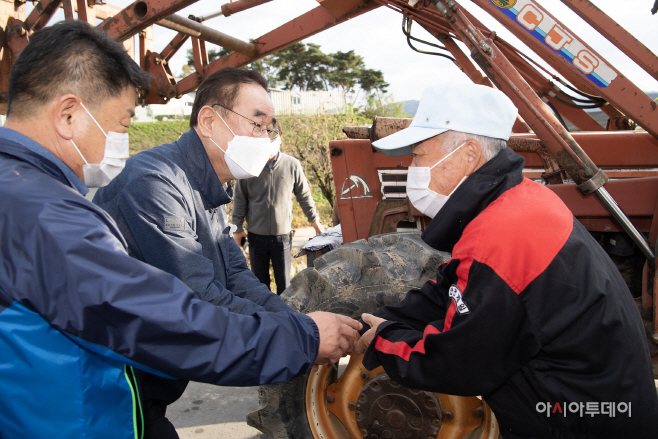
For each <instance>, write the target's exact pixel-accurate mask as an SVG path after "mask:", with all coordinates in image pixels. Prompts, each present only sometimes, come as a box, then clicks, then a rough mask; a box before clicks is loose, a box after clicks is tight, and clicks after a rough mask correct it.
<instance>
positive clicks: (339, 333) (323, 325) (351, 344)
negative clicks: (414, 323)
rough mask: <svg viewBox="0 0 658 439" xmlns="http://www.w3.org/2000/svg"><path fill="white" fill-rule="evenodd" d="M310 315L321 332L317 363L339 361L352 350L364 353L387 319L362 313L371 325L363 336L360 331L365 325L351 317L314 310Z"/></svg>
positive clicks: (364, 319)
mask: <svg viewBox="0 0 658 439" xmlns="http://www.w3.org/2000/svg"><path fill="white" fill-rule="evenodd" d="M308 316H309V317H310V318H312V319H313V321H314V322H315V324H316V325H317V327H318V331H319V332H320V348H319V349H318V356H317V357H316V359H315V364H316V365H318V364H329V363H337V362H338V360H339V359H340V358H341V357H344V356H345V355H347V354H349V353H351V352H354V353H356V354H363V353H364V352H365V351H366V349H367V348H368V346H369V345H370V343H371V342H372V340H373V338H374V337H375V333H376V332H377V328H378V327H379V325H380V323H382V322H385V321H386V320H384V319H380V318H379V317H375V316H373V315H371V314H362V315H361V318H362V319H363V321H364V322H365V323H367V324H368V325H370V329H369V330H368V331H366V333H365V334H363V335H362V336H361V335H359V332H358V331H359V330H361V329H362V328H363V325H362V324H361V323H360V322H358V321H356V320H354V319H352V318H350V317H347V316H342V315H340V314H333V313H330V312H322V311H318V312H312V313H310V314H308Z"/></svg>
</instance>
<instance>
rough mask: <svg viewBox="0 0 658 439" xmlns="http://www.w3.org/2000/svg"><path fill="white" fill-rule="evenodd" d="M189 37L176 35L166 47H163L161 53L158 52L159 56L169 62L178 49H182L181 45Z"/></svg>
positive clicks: (180, 34)
mask: <svg viewBox="0 0 658 439" xmlns="http://www.w3.org/2000/svg"><path fill="white" fill-rule="evenodd" d="M189 37H190V36H189V35H185V34H183V33H180V32H179V33H178V34H177V35H176V36H175V37H174V38H173V39H172V40H171V42H170V43H169V44H167V47H165V48H164V49H163V50H162V52H160V56H161V58H162V59H163V60H165V61H169V60H170V59H171V57H172V56H174V55H175V54H176V52H178V49H180V48H181V47H183V44H185V42H186V41H187V39H188V38H189Z"/></svg>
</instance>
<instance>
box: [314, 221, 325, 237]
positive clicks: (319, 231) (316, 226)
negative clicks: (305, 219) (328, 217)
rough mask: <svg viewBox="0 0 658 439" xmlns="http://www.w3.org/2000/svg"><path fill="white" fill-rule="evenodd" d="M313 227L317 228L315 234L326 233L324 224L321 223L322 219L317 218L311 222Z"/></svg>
mask: <svg viewBox="0 0 658 439" xmlns="http://www.w3.org/2000/svg"><path fill="white" fill-rule="evenodd" d="M311 225H312V226H313V228H314V229H315V234H316V235H319V234H321V233H324V227H322V224H320V220H318V219H316V220H315V221H313V222H312V223H311Z"/></svg>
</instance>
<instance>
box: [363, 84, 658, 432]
mask: <svg viewBox="0 0 658 439" xmlns="http://www.w3.org/2000/svg"><path fill="white" fill-rule="evenodd" d="M516 115H517V110H516V108H515V107H514V105H513V104H512V102H511V101H510V100H509V99H508V98H507V97H506V96H505V95H504V94H503V93H502V92H500V91H498V90H495V89H492V88H488V87H484V86H480V85H473V84H469V85H454V84H453V85H449V86H437V87H433V88H430V89H428V90H426V91H425V92H424V94H423V96H422V99H421V101H420V105H419V108H418V112H417V114H416V117H415V118H414V120H413V122H412V124H411V126H410V127H408V128H406V129H404V130H402V131H399V132H397V133H395V134H393V135H391V136H388V137H386V138H383V139H381V140H379V141H377V142H375V143H374V146H375V147H376V148H377V150H379V151H380V152H381V153H383V154H386V155H389V156H394V157H398V156H403V155H408V154H413V160H412V162H411V166H410V167H409V174H408V177H407V195H408V197H409V200H410V201H411V203H412V204H413V205H414V206H415V207H416V208H417V209H418V210H419V211H421V212H423V213H424V214H425V215H427V216H429V217H431V218H433V219H432V221H431V222H430V224H429V226H428V227H427V229H426V230H425V232H424V233H423V235H422V238H423V240H424V241H425V242H427V243H428V244H429V245H431V246H432V247H434V248H436V249H437V250H442V251H447V252H451V253H452V258H451V259H450V260H449V261H447V262H446V263H444V264H442V265H441V266H439V267H438V269H437V276H436V281H428V282H427V283H426V284H425V285H423V287H422V288H420V289H419V290H411V291H409V293H408V294H407V296H406V298H405V300H403V301H402V302H400V304H399V305H397V306H392V307H384V308H381V309H379V310H378V311H376V312H375V313H374V315H369V314H364V315H363V320H364V322H365V323H367V324H369V325H370V329H369V330H368V331H367V332H366V333H365V334H364V335H363V337H362V338H361V340H359V342H358V343H357V346H356V349H355V351H356V352H364V351H365V356H364V359H363V363H364V365H365V366H366V367H367V368H368V369H370V370H372V369H373V368H375V367H377V366H380V365H381V366H383V367H384V370H385V371H386V372H387V373H388V374H389V375H390V377H391V378H392V379H393V380H395V381H397V382H399V383H401V384H403V385H405V386H407V387H410V388H414V389H421V390H429V391H434V392H440V393H448V394H454V395H463V396H472V395H482V396H483V399H484V400H485V401H486V402H487V403H488V404H489V406H490V407H491V408H492V410H493V411H494V413H495V415H496V417H497V419H498V422H499V425H500V429H501V434H502V436H503V437H504V438H505V439H513V438H529V437H555V438H558V437H559V438H576V437H578V438H585V437H587V438H604V437H606V438H607V437H611V438H612V437H638V438H639V437H642V438H649V437H651V438H655V437H658V397H657V395H656V389H655V387H654V381H653V376H652V368H651V362H650V357H649V352H648V348H647V344H646V340H645V334H644V327H643V324H642V321H641V318H640V315H639V312H638V310H637V307H636V305H635V303H634V300H633V298H632V296H631V293H630V291H629V290H628V288H627V286H626V284H625V283H624V281H623V279H622V277H621V275H620V274H619V272H618V271H617V269H616V267H615V265H614V264H613V263H612V261H611V260H610V259H609V258H608V256H607V255H606V254H605V252H604V251H603V250H602V248H601V247H600V246H599V245H598V244H597V243H596V241H595V240H594V239H593V238H592V237H591V236H590V234H589V233H588V232H587V230H585V228H584V227H583V226H582V225H581V224H580V223H579V222H578V221H577V220H576V219H575V218H574V217H573V215H572V214H571V212H570V211H569V209H568V208H567V207H566V206H565V205H564V203H562V201H561V200H560V199H559V198H558V197H557V196H556V195H555V194H554V193H553V192H552V191H550V190H549V189H547V188H546V187H544V186H542V185H541V184H538V183H535V182H533V181H531V180H528V179H527V178H524V177H523V174H522V169H523V165H524V160H523V158H522V157H521V156H519V155H517V154H515V153H514V152H513V151H512V150H510V149H509V148H508V147H507V142H506V141H507V140H508V139H509V136H510V134H511V131H512V125H513V124H514V121H515V118H516Z"/></svg>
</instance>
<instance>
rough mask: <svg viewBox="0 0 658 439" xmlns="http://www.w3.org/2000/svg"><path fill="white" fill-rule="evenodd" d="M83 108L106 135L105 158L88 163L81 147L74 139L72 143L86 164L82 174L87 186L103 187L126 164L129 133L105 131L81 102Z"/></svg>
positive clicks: (128, 149)
mask: <svg viewBox="0 0 658 439" xmlns="http://www.w3.org/2000/svg"><path fill="white" fill-rule="evenodd" d="M80 105H82V108H84V110H85V111H86V112H87V114H88V115H89V117H91V119H92V120H93V121H94V123H95V124H96V126H98V129H100V130H101V132H102V133H103V134H104V135H105V152H104V154H103V160H101V162H100V163H98V164H96V163H88V162H87V159H85V157H84V156H83V155H82V153H81V152H80V149H78V146H77V145H76V144H75V142H74V141H73V139H71V143H72V144H73V146H74V147H75V150H76V151H78V154H80V157H82V160H84V162H85V164H84V165H82V174H83V177H84V183H85V186H87V187H103V186H107V185H108V184H109V183H110V181H112V179H114V178H115V177H116V176H117V175H119V173H120V172H121V171H122V170H123V168H124V166H126V159H128V156H129V153H130V144H129V137H128V133H115V132H113V131H108V132H107V133H105V131H103V128H101V126H100V124H99V123H98V122H97V121H96V119H95V118H94V116H92V115H91V113H90V112H89V110H87V108H86V107H85V106H84V104H83V103H82V102H80Z"/></svg>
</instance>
